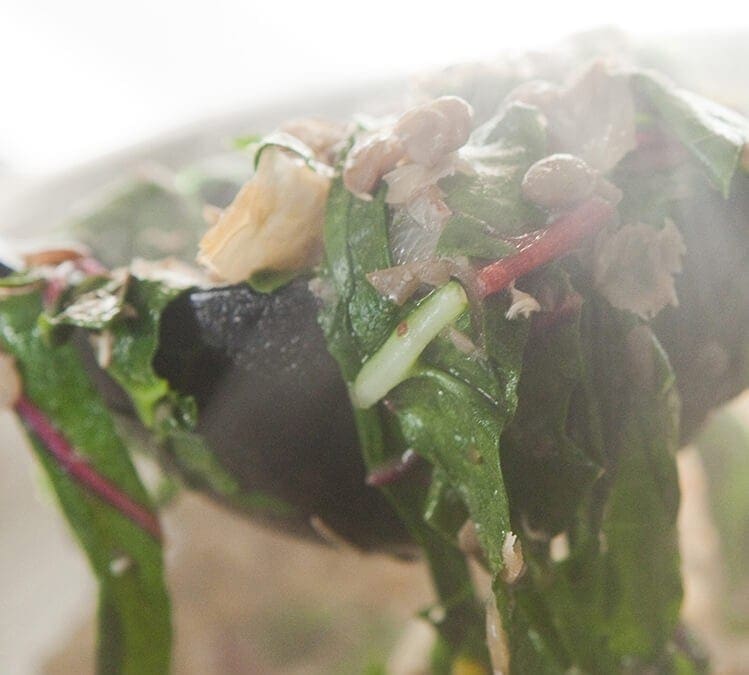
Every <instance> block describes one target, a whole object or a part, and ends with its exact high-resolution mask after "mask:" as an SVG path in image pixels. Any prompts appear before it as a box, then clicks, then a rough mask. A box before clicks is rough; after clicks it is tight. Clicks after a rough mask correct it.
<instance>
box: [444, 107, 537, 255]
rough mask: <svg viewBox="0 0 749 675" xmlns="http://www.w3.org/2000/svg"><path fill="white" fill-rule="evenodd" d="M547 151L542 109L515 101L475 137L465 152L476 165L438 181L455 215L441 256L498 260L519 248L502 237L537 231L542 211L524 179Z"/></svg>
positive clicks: (445, 236)
mask: <svg viewBox="0 0 749 675" xmlns="http://www.w3.org/2000/svg"><path fill="white" fill-rule="evenodd" d="M545 151H546V132H545V126H544V120H543V117H542V115H541V113H540V112H539V111H538V110H537V109H536V108H533V107H530V106H526V105H523V104H519V103H516V104H513V105H511V106H509V107H508V108H507V109H506V110H504V111H503V112H502V113H501V114H500V115H498V116H497V117H495V118H493V119H491V120H489V122H486V123H485V124H484V125H483V126H482V127H480V128H479V129H477V130H476V131H475V132H474V134H473V135H472V137H471V139H470V141H469V144H468V145H467V146H466V148H465V150H464V152H465V153H466V155H467V156H468V158H469V159H470V161H471V163H472V165H473V166H474V168H475V169H476V173H475V174H473V175H466V174H456V175H454V176H450V177H448V178H445V179H443V180H442V181H440V187H441V188H442V189H443V191H444V192H445V198H444V201H445V203H446V204H447V205H448V207H450V210H451V211H452V215H451V217H450V219H449V220H448V221H447V224H446V225H445V228H444V230H443V232H442V235H441V236H440V240H439V243H438V246H437V251H438V252H439V253H440V254H442V255H468V256H474V257H478V258H499V257H502V256H504V255H507V254H508V253H512V252H514V251H515V248H514V247H513V246H512V245H510V244H508V243H507V242H506V241H504V239H503V237H510V236H514V235H518V234H522V233H524V232H528V231H531V230H534V229H537V228H538V227H540V226H541V225H542V224H543V221H544V215H543V214H542V212H541V211H539V210H538V209H537V208H535V207H534V206H533V205H532V204H530V203H528V202H526V201H524V200H523V198H522V195H521V189H520V186H521V182H522V179H523V176H524V175H525V172H526V171H527V170H528V167H530V165H531V164H533V163H534V162H535V161H537V160H538V159H541V157H543V155H544V153H545Z"/></svg>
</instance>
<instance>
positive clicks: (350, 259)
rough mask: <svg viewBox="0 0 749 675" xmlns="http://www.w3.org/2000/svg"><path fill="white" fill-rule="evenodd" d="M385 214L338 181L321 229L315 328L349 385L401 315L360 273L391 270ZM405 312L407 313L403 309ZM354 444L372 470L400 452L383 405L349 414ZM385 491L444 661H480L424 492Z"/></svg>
mask: <svg viewBox="0 0 749 675" xmlns="http://www.w3.org/2000/svg"><path fill="white" fill-rule="evenodd" d="M387 225H388V211H387V206H386V204H385V202H384V193H383V192H380V194H378V196H377V197H376V198H375V199H374V200H373V201H372V202H364V201H362V200H360V199H358V198H356V197H354V196H353V195H352V194H351V193H349V192H348V191H347V190H346V189H345V188H344V186H343V184H342V182H340V181H336V182H335V183H334V184H333V186H332V189H331V194H330V198H329V202H328V208H327V214H326V221H325V226H324V238H325V256H326V261H325V268H324V270H325V279H326V281H327V283H329V284H330V285H331V287H332V289H333V290H334V292H335V293H334V294H335V299H334V300H332V301H331V302H328V303H327V304H326V306H324V307H323V309H322V311H321V315H320V321H321V325H322V327H323V330H324V332H325V334H326V337H327V339H328V348H329V349H330V351H331V353H332V354H333V356H334V357H335V358H336V360H337V361H338V363H339V365H340V367H341V370H342V373H343V376H344V378H345V379H346V380H348V381H349V382H352V381H353V380H354V379H355V377H356V375H357V373H358V372H359V369H360V367H361V365H362V362H363V360H364V358H365V357H366V356H368V355H371V354H372V353H374V352H375V351H376V350H377V349H378V348H379V347H380V346H381V345H382V344H383V342H384V341H385V339H386V338H387V336H388V334H389V333H390V332H391V331H392V330H393V328H394V327H395V326H396V325H397V323H398V321H399V319H400V313H401V310H400V309H399V308H398V307H397V306H396V305H394V304H393V303H391V302H390V301H388V300H387V299H385V298H383V297H382V296H381V295H380V294H379V293H377V292H376V291H375V289H374V288H373V287H372V286H371V285H370V284H369V282H368V281H367V279H366V274H367V273H368V272H371V271H373V270H375V269H382V268H385V267H388V266H390V264H391V263H390V252H389V249H388V239H387ZM404 311H407V309H406V310H404ZM355 419H356V423H357V429H358V433H359V443H360V446H361V449H362V453H363V455H364V460H365V463H366V465H367V466H368V467H369V468H370V469H373V468H377V467H379V466H381V465H383V464H384V463H386V462H387V461H388V460H389V459H392V458H393V457H397V456H399V455H400V454H402V453H403V452H404V451H405V449H406V447H407V446H406V445H405V439H404V437H403V434H402V431H401V428H400V426H399V425H398V423H397V419H395V418H394V417H393V414H392V413H390V412H389V411H388V410H387V409H386V408H385V407H384V406H383V405H382V404H379V405H376V406H373V407H371V408H368V409H361V408H357V409H355ZM383 491H384V493H385V495H386V496H387V497H388V499H389V500H390V501H391V503H392V504H393V506H394V508H395V509H396V511H397V512H398V513H399V514H400V516H401V518H402V519H403V520H404V522H405V524H406V525H407V527H408V528H409V530H410V532H411V534H412V536H413V537H414V539H415V541H416V542H417V543H419V544H420V545H421V547H422V549H423V550H424V553H425V555H426V558H427V560H428V562H429V564H430V567H431V569H432V576H433V580H434V584H435V587H436V590H437V593H438V595H439V597H440V603H441V605H442V608H443V609H444V611H445V616H444V618H443V619H442V620H440V621H437V624H438V625H437V627H438V629H439V631H440V634H441V635H442V639H443V640H444V645H445V647H446V650H447V654H448V655H449V656H446V657H445V658H446V659H447V661H448V662H449V660H450V659H452V658H453V657H454V656H456V655H457V654H459V653H466V652H467V653H478V654H480V655H481V658H482V659H483V660H484V661H485V660H486V654H485V648H484V647H483V630H482V627H481V626H482V611H481V608H480V605H479V604H478V602H477V601H476V600H475V597H474V593H473V589H472V583H471V579H470V575H469V573H468V568H467V565H466V562H465V560H464V558H463V556H462V554H461V553H460V552H459V551H458V550H457V549H456V548H454V547H453V546H452V545H451V544H449V543H448V542H447V541H445V539H444V538H443V537H442V536H441V535H440V534H438V533H437V532H436V531H434V530H433V529H432V528H431V527H429V526H428V525H427V523H426V522H425V521H424V520H423V517H422V513H423V511H424V508H425V502H426V490H425V489H424V487H423V486H419V485H418V484H413V483H400V484H394V485H391V486H387V487H386V488H384V490H383Z"/></svg>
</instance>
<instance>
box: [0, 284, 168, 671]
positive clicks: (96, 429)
mask: <svg viewBox="0 0 749 675" xmlns="http://www.w3.org/2000/svg"><path fill="white" fill-rule="evenodd" d="M41 311H42V304H41V298H40V296H39V294H38V293H29V294H25V295H18V296H14V297H10V298H7V299H4V300H3V301H2V302H1V303H0V345H2V348H3V350H4V351H7V352H8V353H10V354H12V355H13V356H15V358H16V360H17V363H18V365H19V368H20V371H21V375H22V377H23V381H24V387H25V393H26V395H27V396H28V397H29V399H31V400H32V401H33V402H34V403H35V404H36V405H37V406H38V407H39V408H40V409H41V410H42V411H43V412H44V413H45V414H46V415H47V416H48V417H49V419H50V420H51V422H52V423H53V424H54V425H55V426H56V427H57V428H58V429H60V430H62V431H64V434H65V437H66V438H67V440H68V441H69V442H70V443H71V444H72V445H73V446H74V447H75V449H76V451H77V452H78V453H80V455H81V456H83V457H85V458H86V459H87V461H89V462H90V463H91V465H92V466H94V467H95V468H96V470H97V471H98V472H100V473H101V474H102V475H103V476H105V477H107V478H108V479H110V480H111V481H112V482H114V483H115V484H116V485H117V486H118V488H119V489H120V490H122V491H123V492H125V493H126V494H127V495H129V496H130V497H131V498H132V499H133V500H135V501H136V502H138V503H139V504H142V505H143V506H146V507H150V500H149V497H148V495H147V493H146V491H145V489H144V488H143V486H142V485H141V483H140V480H139V478H138V475H137V473H136V472H135V469H134V468H133V465H132V463H131V461H130V457H129V455H128V451H127V448H126V446H125V444H124V443H123V441H122V439H121V438H120V437H119V436H118V435H117V432H116V430H115V427H114V424H113V422H112V418H111V417H110V414H109V412H108V411H107V409H106V407H105V405H104V403H103V402H102V401H101V399H100V398H99V396H98V395H97V393H96V391H95V390H94V388H93V386H92V384H91V383H90V382H89V380H88V377H87V376H86V374H85V370H84V368H83V364H82V363H81V361H80V359H79V357H78V355H77V353H76V352H75V350H74V348H73V347H72V346H70V345H63V346H59V347H57V348H55V349H50V348H49V347H48V345H47V344H46V341H45V340H44V337H43V335H42V332H41V330H40V328H39V326H38V319H39V316H40V313H41ZM71 400H74V401H75V406H71V405H70V401H71ZM32 442H33V446H34V449H35V451H36V454H37V457H38V459H39V461H40V463H41V465H42V467H43V468H44V470H45V472H46V474H47V476H48V477H49V479H50V482H51V484H52V486H53V488H54V490H55V493H56V495H57V498H58V500H59V502H60V505H61V506H62V509H63V511H64V513H65V516H66V518H67V519H68V522H69V523H70V525H71V527H72V529H73V531H74V532H75V534H76V536H77V537H78V539H79V541H80V543H81V545H82V546H83V548H84V549H85V551H86V555H87V557H88V560H89V563H90V565H91V567H92V569H93V571H94V573H95V574H96V576H97V579H98V581H99V624H100V631H99V635H100V638H99V649H98V670H99V672H102V673H131V674H132V675H136V674H142V673H153V674H154V675H161V674H162V673H165V672H167V671H168V670H169V662H170V643H171V621H170V609H169V598H168V596H167V591H166V588H165V586H164V580H163V561H162V551H161V546H160V544H159V542H157V541H155V540H154V539H153V538H152V536H151V535H150V534H148V533H147V532H145V531H144V530H143V529H141V528H140V527H139V526H138V525H136V524H135V523H133V522H132V521H130V520H129V519H127V518H126V517H125V516H124V515H122V514H121V513H119V512H118V511H117V510H115V509H114V508H113V507H111V506H109V505H108V504H106V503H104V502H103V501H101V500H100V499H98V498H97V497H95V496H93V495H92V494H90V493H88V492H87V491H86V490H85V489H84V488H83V487H82V486H81V485H80V484H78V483H77V482H76V481H75V480H73V479H72V478H71V477H70V475H68V473H67V472H66V471H65V470H64V469H63V468H62V467H61V466H60V465H59V464H58V463H57V462H56V461H55V460H54V459H53V457H52V456H51V455H50V454H49V452H48V451H47V450H46V449H45V448H44V447H43V446H42V445H41V443H40V442H39V441H38V440H37V439H36V438H32Z"/></svg>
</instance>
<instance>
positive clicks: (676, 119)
mask: <svg viewBox="0 0 749 675" xmlns="http://www.w3.org/2000/svg"><path fill="white" fill-rule="evenodd" d="M632 82H633V84H634V87H635V89H636V91H637V92H638V93H639V95H640V96H641V98H642V99H643V100H644V101H645V102H646V103H647V104H649V106H651V107H652V108H653V109H654V110H655V112H656V114H657V118H658V119H659V121H660V122H661V123H662V125H663V127H664V128H665V129H666V130H667V131H670V132H671V133H673V134H674V135H675V136H676V138H677V139H678V140H679V141H680V142H681V143H682V144H683V145H684V146H685V147H686V148H687V150H689V152H690V153H691V154H692V155H693V156H694V158H695V159H696V160H697V161H698V162H699V163H700V164H701V165H702V168H703V169H704V171H705V172H706V173H707V175H708V177H709V178H710V180H711V181H712V182H713V184H714V185H715V186H716V187H717V188H718V189H719V190H720V191H721V192H722V193H723V196H724V197H728V195H729V193H730V191H731V182H732V180H733V176H734V174H735V173H736V169H737V167H738V164H739V158H740V156H741V151H742V149H743V147H744V144H745V143H746V142H747V141H749V123H748V122H747V120H746V118H744V117H743V116H741V115H739V114H738V113H735V112H733V111H732V110H729V109H728V108H724V107H723V106H721V105H719V104H717V103H714V102H713V101H710V100H708V99H705V98H702V97H701V96H698V95H697V94H693V93H692V92H689V91H685V90H683V89H679V88H677V87H675V86H673V85H672V84H670V83H669V82H667V81H666V80H664V79H662V78H661V77H659V76H657V75H654V74H652V73H647V72H640V73H634V74H633V75H632Z"/></svg>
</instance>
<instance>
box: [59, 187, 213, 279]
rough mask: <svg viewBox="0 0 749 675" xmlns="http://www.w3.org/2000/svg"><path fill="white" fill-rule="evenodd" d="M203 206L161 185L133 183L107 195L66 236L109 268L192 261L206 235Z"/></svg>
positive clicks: (73, 223)
mask: <svg viewBox="0 0 749 675" xmlns="http://www.w3.org/2000/svg"><path fill="white" fill-rule="evenodd" d="M202 206H203V204H202V203H201V202H200V201H198V200H195V199H192V198H190V197H188V196H185V195H182V194H180V193H178V192H177V191H175V190H173V189H172V188H171V187H168V186H165V185H163V184H162V183H160V182H157V181H149V180H147V179H143V180H140V179H133V180H130V181H128V182H127V183H125V184H123V185H121V186H119V187H117V188H116V189H113V190H110V191H108V192H107V193H106V194H104V195H102V196H101V197H100V198H99V201H98V203H97V204H96V206H95V207H94V208H92V209H91V210H90V211H89V212H88V213H87V214H86V215H84V216H83V217H81V218H79V219H77V220H75V221H73V222H71V223H69V224H68V225H67V226H66V230H68V231H69V233H70V234H72V235H73V236H75V237H77V238H79V239H80V240H81V241H82V242H83V243H85V244H87V245H88V246H90V247H91V250H92V251H93V252H94V255H95V256H96V257H97V258H98V259H99V260H100V261H101V262H102V263H104V265H106V266H107V267H117V266H119V265H129V264H130V262H131V261H132V260H133V258H136V257H142V258H148V259H152V260H153V259H158V258H164V257H167V256H175V257H177V258H180V259H182V260H193V259H194V257H195V251H196V250H197V245H198V241H199V240H200V237H201V236H202V234H203V232H204V231H205V229H206V224H205V221H204V220H203V217H202V214H201V209H202Z"/></svg>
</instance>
